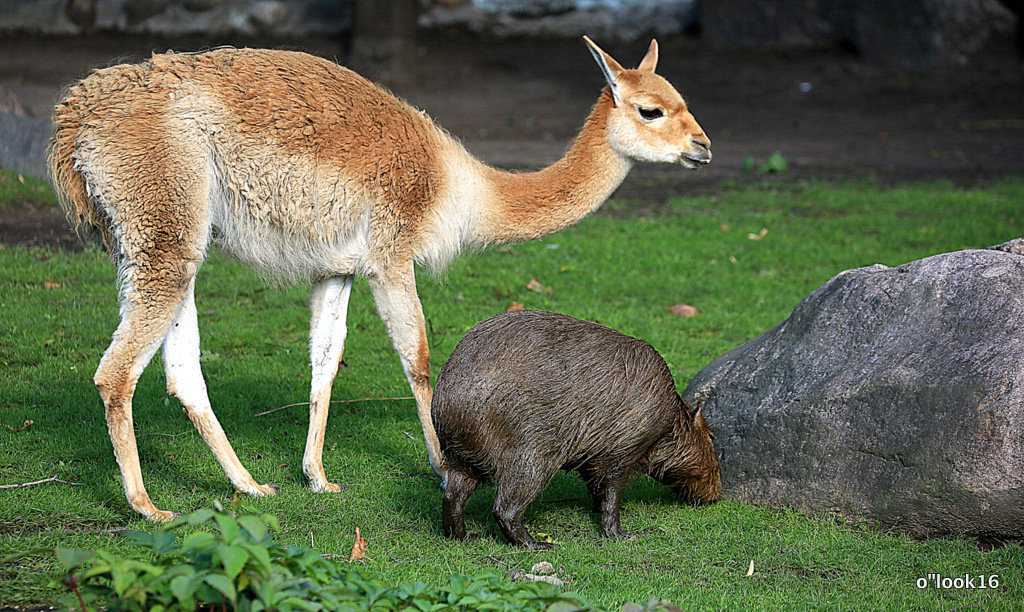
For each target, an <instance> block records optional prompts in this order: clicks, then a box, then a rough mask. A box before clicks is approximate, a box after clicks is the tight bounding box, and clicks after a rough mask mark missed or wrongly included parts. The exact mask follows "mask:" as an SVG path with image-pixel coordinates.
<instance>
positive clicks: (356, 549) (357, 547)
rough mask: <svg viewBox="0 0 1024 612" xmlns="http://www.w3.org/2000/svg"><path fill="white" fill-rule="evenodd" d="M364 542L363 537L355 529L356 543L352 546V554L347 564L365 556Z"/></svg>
mask: <svg viewBox="0 0 1024 612" xmlns="http://www.w3.org/2000/svg"><path fill="white" fill-rule="evenodd" d="M366 546H367V545H366V540H364V539H363V536H361V535H359V528H358V527H356V541H355V543H353V544H352V554H351V555H349V557H348V562H349V563H353V562H355V561H358V560H360V559H362V558H363V555H364V554H366Z"/></svg>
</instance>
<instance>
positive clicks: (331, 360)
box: [302, 276, 352, 493]
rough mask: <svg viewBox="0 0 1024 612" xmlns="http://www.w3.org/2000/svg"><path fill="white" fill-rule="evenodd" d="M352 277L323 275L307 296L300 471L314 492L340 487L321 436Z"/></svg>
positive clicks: (340, 348) (338, 360) (341, 350)
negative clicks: (331, 478)
mask: <svg viewBox="0 0 1024 612" xmlns="http://www.w3.org/2000/svg"><path fill="white" fill-rule="evenodd" d="M351 292H352V277H351V276H339V277H332V278H328V279H324V280H322V281H320V282H319V283H317V284H316V285H314V286H313V295H312V298H311V299H310V311H311V313H312V316H311V318H310V326H309V363H310V368H311V370H312V384H311V385H310V389H311V390H310V392H309V432H308V433H307V434H306V450H305V452H304V453H303V455H302V471H303V472H305V474H306V477H307V478H309V488H310V489H311V490H312V491H314V492H316V493H337V492H338V491H341V487H340V486H338V485H337V484H335V483H333V482H328V480H327V474H326V473H325V472H324V463H323V453H324V437H325V435H326V430H327V413H328V411H329V410H330V407H331V386H332V385H333V384H334V377H335V376H337V374H338V367H339V366H340V365H341V356H342V353H344V350H345V336H346V334H347V333H348V327H347V325H346V319H347V317H348V298H349V295H350V294H351Z"/></svg>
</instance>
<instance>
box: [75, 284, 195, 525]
mask: <svg viewBox="0 0 1024 612" xmlns="http://www.w3.org/2000/svg"><path fill="white" fill-rule="evenodd" d="M140 280H141V279H138V278H135V279H134V282H133V280H128V281H126V282H125V287H124V295H125V298H124V303H123V304H122V306H121V323H120V324H119V325H118V327H117V330H116V331H115V332H114V338H113V340H111V342H110V346H109V347H108V348H107V351H106V352H105V353H104V354H103V358H102V359H101V360H100V365H99V368H97V369H96V376H95V377H94V378H93V380H94V382H95V383H96V388H97V389H98V390H99V392H100V397H102V398H103V405H104V407H105V409H106V417H107V428H108V430H109V432H110V441H111V442H112V443H113V445H114V457H115V458H116V459H117V464H118V466H119V467H120V468H121V478H122V481H123V483H124V493H125V496H126V497H127V498H128V503H129V504H131V507H132V508H133V509H134V510H135V511H136V512H138V513H140V514H142V515H143V516H145V517H146V518H148V519H151V520H156V521H168V520H170V519H171V518H173V516H174V514H173V513H171V512H166V511H163V510H158V509H157V508H156V506H154V505H153V502H152V501H151V500H150V499H149V494H148V493H147V492H146V487H145V485H144V484H143V483H142V469H141V467H140V466H139V450H138V447H137V446H136V443H135V427H134V425H133V423H132V395H133V394H134V393H135V385H136V383H137V382H138V380H139V376H140V375H141V374H142V371H143V370H144V369H145V368H146V365H147V364H148V363H149V360H150V359H152V358H153V355H154V354H155V353H156V351H157V349H158V348H159V347H160V342H161V341H162V340H163V339H164V336H166V335H167V330H168V328H170V326H171V321H172V320H173V319H174V317H175V315H176V313H177V311H178V307H179V305H180V304H181V302H182V300H183V299H184V286H183V285H182V286H181V287H180V288H179V287H176V286H167V285H162V286H155V284H154V283H145V282H139V281H140ZM140 286H141V287H142V288H141V289H140V288H139V287H140Z"/></svg>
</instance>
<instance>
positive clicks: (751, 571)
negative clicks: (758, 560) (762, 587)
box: [747, 559, 754, 576]
mask: <svg viewBox="0 0 1024 612" xmlns="http://www.w3.org/2000/svg"><path fill="white" fill-rule="evenodd" d="M753 575H754V560H753V559H751V560H750V567H749V568H747V576H753Z"/></svg>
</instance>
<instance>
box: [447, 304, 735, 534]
mask: <svg viewBox="0 0 1024 612" xmlns="http://www.w3.org/2000/svg"><path fill="white" fill-rule="evenodd" d="M432 418H433V422H434V428H435V430H436V431H437V436H438V440H439V441H440V445H441V452H442V455H443V457H444V459H445V462H446V466H447V468H448V470H449V472H448V474H449V475H448V484H447V487H446V488H445V493H444V507H443V523H444V531H445V535H447V536H448V537H451V538H457V539H462V538H465V537H466V529H465V525H464V521H463V510H464V508H465V504H466V502H467V501H468V500H469V497H470V496H471V495H472V494H473V492H474V491H475V489H476V487H477V485H478V483H479V482H480V481H482V480H486V479H491V478H493V479H494V481H495V483H496V485H497V492H496V495H495V500H494V509H493V514H494V517H495V519H496V520H497V521H498V525H499V526H500V527H501V530H502V532H503V533H504V534H505V536H506V537H508V539H509V540H511V541H512V542H513V543H515V544H517V545H520V546H530V547H538V546H541V545H540V544H538V543H537V542H536V541H535V540H534V539H533V538H532V537H531V536H530V534H529V533H527V531H526V529H525V528H524V527H523V525H522V521H521V516H522V513H523V511H524V510H525V509H526V507H527V505H529V504H530V502H531V501H533V499H534V498H535V497H536V496H537V495H538V494H539V493H540V492H541V490H543V489H544V487H545V486H546V485H547V484H548V482H549V481H550V480H551V478H552V477H553V476H554V475H555V474H556V473H557V472H558V470H559V469H564V470H577V471H578V472H579V473H580V475H581V476H582V477H583V479H584V480H585V481H586V483H587V488H588V490H589V491H590V494H591V498H592V501H593V504H594V510H595V511H599V512H601V528H602V532H603V533H604V535H606V536H621V535H625V532H624V531H622V529H621V527H620V525H619V499H620V496H621V494H622V490H623V488H624V487H625V485H626V482H627V480H628V479H629V477H630V476H631V475H633V474H634V473H635V472H637V471H642V472H646V473H649V474H650V475H651V476H653V477H655V478H657V479H659V480H661V481H662V482H665V483H666V484H668V485H669V486H671V487H672V488H673V489H674V490H675V491H676V492H677V493H679V494H680V496H682V497H683V498H685V499H687V500H688V501H691V502H697V503H702V502H711V501H714V500H715V499H717V497H718V495H719V493H720V491H721V485H720V480H719V473H718V461H717V458H716V457H715V451H714V445H713V443H712V435H711V429H710V428H709V427H708V425H707V423H706V422H704V419H703V417H701V416H700V414H699V412H698V414H691V412H690V411H689V410H688V406H687V405H686V404H685V403H684V402H683V400H682V399H681V398H680V397H679V394H678V393H677V392H676V389H675V383H674V382H673V379H672V374H671V373H670V372H669V369H668V366H667V365H666V364H665V361H664V360H663V359H662V358H661V356H660V355H658V353H657V351H655V350H654V348H652V347H651V345H649V344H647V343H646V342H643V341H641V340H637V339H636V338H631V337H629V336H626V335H624V334H621V333H619V332H617V331H615V330H612V329H609V328H607V327H604V326H603V325H598V324H596V323H591V322H588V321H581V320H579V319H574V318H572V317H568V316H565V315H560V314H556V313H550V312H541V311H522V312H512V313H506V314H503V315H499V316H497V317H494V318H492V319H488V320H487V321H484V322H482V323H480V324H478V325H476V326H475V327H474V328H473V329H471V330H470V331H469V333H467V334H466V336H465V337H464V338H463V339H462V341H461V342H460V343H459V345H458V346H457V347H456V348H455V351H454V352H453V353H452V355H451V357H450V358H449V359H448V362H447V363H445V365H444V367H443V368H441V373H440V374H439V375H438V379H437V385H436V387H435V389H434V399H433V406H432Z"/></svg>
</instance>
